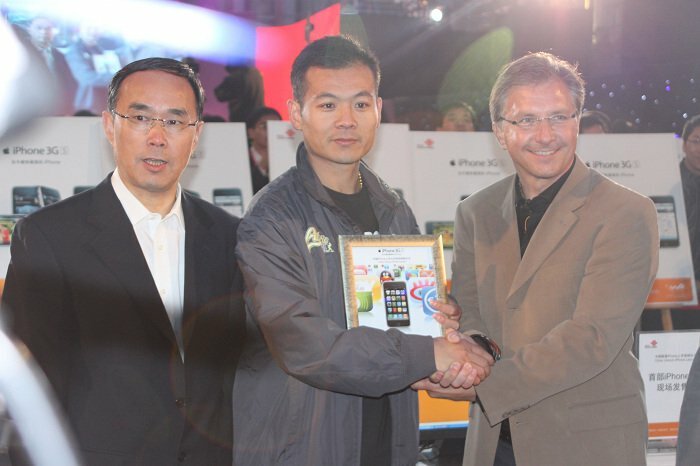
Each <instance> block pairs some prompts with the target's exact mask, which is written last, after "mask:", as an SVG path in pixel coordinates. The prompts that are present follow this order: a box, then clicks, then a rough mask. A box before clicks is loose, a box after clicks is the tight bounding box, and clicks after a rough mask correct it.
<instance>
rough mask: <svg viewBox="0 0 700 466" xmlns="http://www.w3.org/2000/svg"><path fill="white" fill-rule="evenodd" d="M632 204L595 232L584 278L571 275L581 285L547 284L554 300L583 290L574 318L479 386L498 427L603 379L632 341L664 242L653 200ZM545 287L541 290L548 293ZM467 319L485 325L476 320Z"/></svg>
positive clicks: (543, 306)
mask: <svg viewBox="0 0 700 466" xmlns="http://www.w3.org/2000/svg"><path fill="white" fill-rule="evenodd" d="M629 200H630V202H629V203H628V205H627V206H626V209H624V211H618V212H615V214H614V215H609V216H608V217H607V218H606V222H605V223H604V224H602V225H601V226H600V228H599V229H598V230H597V231H596V233H595V236H594V238H593V240H592V244H591V245H590V253H589V256H588V257H587V260H586V262H585V266H584V269H583V273H582V275H581V276H577V275H576V276H569V277H568V278H570V279H573V280H574V281H576V283H573V282H572V283H566V284H565V285H564V284H562V285H557V283H556V281H552V282H551V283H549V284H548V285H547V286H548V287H549V288H550V289H551V290H552V293H554V294H555V295H556V294H557V293H558V292H557V291H556V290H557V289H558V288H557V287H558V286H566V287H567V288H568V289H572V287H573V288H575V289H576V292H575V293H573V294H572V295H570V296H568V298H567V299H568V300H569V301H568V302H570V303H571V306H572V307H573V313H572V317H571V318H569V319H565V320H562V321H560V322H558V323H555V324H554V325H553V326H552V328H551V329H550V330H549V331H547V332H546V333H545V334H544V335H543V336H542V338H541V339H539V341H536V342H533V343H529V344H525V345H523V346H521V347H520V348H518V349H517V350H516V351H515V353H514V354H510V355H506V358H505V359H503V360H501V361H499V362H498V363H496V365H495V366H494V368H493V371H492V372H491V375H490V376H489V377H488V378H487V379H486V380H485V381H484V382H482V383H481V384H480V385H479V386H478V387H476V391H477V394H478V397H479V400H480V404H481V407H482V409H483V411H484V414H485V415H486V417H487V418H488V420H489V423H490V424H491V425H492V426H493V425H495V424H497V423H499V422H501V421H502V420H504V419H506V418H508V417H510V416H512V415H514V414H517V413H519V412H521V411H523V410H525V409H527V408H529V407H530V406H532V405H534V404H536V403H538V402H540V401H542V400H543V399H545V398H548V397H550V396H552V395H555V394H558V393H560V392H563V391H565V390H568V389H571V388H573V387H576V386H577V385H580V384H582V383H584V382H587V381H589V380H590V379H592V378H593V377H595V376H597V375H599V374H600V373H601V372H603V371H605V370H606V369H607V368H608V367H610V365H611V364H612V363H613V361H614V360H615V358H617V357H618V356H619V355H620V352H621V351H623V347H624V346H625V344H626V343H627V342H629V341H630V338H631V335H632V332H633V329H634V325H635V324H636V322H637V321H638V319H639V316H640V314H641V312H642V310H643V309H644V304H645V302H646V298H647V295H648V293H649V290H650V288H651V285H652V283H653V280H654V277H655V275H656V270H657V266H658V244H659V237H658V228H657V224H656V213H655V210H654V207H653V205H652V204H651V202H650V201H648V200H647V199H643V198H640V197H635V198H629ZM543 226H544V225H543ZM543 226H541V227H543ZM579 246H580V247H587V246H584V245H579ZM571 256H572V257H580V256H577V255H576V254H573V253H572V254H571ZM467 268H468V270H467V271H463V272H461V273H464V274H465V277H467V278H469V277H472V278H471V281H470V282H469V285H468V286H467V288H466V291H467V292H469V293H471V295H472V299H473V295H475V294H476V291H477V290H475V289H474V286H476V285H475V280H474V279H473V274H474V271H473V270H471V269H473V263H469V262H468V261H467ZM561 272H562V273H564V271H563V270H561ZM550 278H551V279H553V280H555V279H556V277H550ZM535 279H537V278H533V280H535ZM563 279H564V280H566V279H567V278H563ZM544 285H545V284H544V283H540V284H539V285H538V286H539V287H540V289H541V290H544V288H542V287H543V286H544ZM531 286H532V285H531ZM552 287H553V288H552ZM478 291H482V290H478ZM484 291H485V292H487V293H489V292H490V291H489V290H484ZM531 291H532V289H531ZM559 302H560V303H561V301H559ZM537 303H539V304H540V305H541V309H542V312H543V313H546V312H547V305H551V302H550V301H549V300H547V299H543V298H542V297H540V298H538V299H537ZM504 312H506V310H504ZM544 318H546V317H545V316H543V319H544ZM466 320H467V322H473V323H474V324H475V325H476V326H477V327H478V326H479V325H480V322H479V321H478V319H476V318H474V317H472V318H471V319H470V318H468V319H466Z"/></svg>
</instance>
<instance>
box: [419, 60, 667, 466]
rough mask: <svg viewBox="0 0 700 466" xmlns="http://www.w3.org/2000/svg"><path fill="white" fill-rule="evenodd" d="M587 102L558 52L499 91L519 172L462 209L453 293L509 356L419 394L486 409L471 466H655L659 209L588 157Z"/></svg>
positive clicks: (514, 75) (470, 439)
mask: <svg viewBox="0 0 700 466" xmlns="http://www.w3.org/2000/svg"><path fill="white" fill-rule="evenodd" d="M584 95H585V89H584V84H583V81H582V79H581V77H580V75H579V74H578V72H577V71H576V69H575V67H573V66H572V65H570V64H569V63H567V62H565V61H563V60H561V59H558V58H557V57H554V56H553V55H550V54H547V53H535V54H529V55H527V56H525V57H522V58H520V59H518V60H516V61H514V62H512V63H511V64H509V65H507V66H506V67H505V68H504V69H503V71H502V72H501V74H500V75H499V77H498V79H497V81H496V83H495V85H494V88H493V90H492V92H491V99H490V111H491V119H492V121H493V122H494V123H493V130H494V133H495V136H496V138H497V139H498V142H499V144H500V145H501V147H502V148H503V149H505V150H507V151H508V153H509V154H510V156H511V159H512V160H513V164H514V165H515V170H516V174H515V175H513V176H510V177H507V178H505V179H504V180H501V181H499V182H497V183H495V184H493V185H491V186H489V187H487V188H485V189H484V190H482V191H480V192H477V193H475V194H473V195H471V196H470V197H469V198H467V199H465V200H464V201H462V202H461V203H460V204H459V206H458V208H457V215H456V220H455V230H454V231H455V239H454V260H453V263H452V271H453V276H452V286H453V294H454V295H455V297H456V298H457V300H458V301H459V303H460V305H461V307H462V309H463V315H462V318H461V325H460V329H461V330H462V332H464V334H466V335H470V334H474V333H480V334H484V335H486V336H488V337H490V338H491V339H493V340H495V341H497V342H498V343H500V345H501V347H502V352H503V358H502V359H501V360H500V361H498V362H497V363H496V364H495V366H494V367H493V368H492V372H491V375H490V376H489V377H488V378H487V379H486V380H484V381H483V382H482V383H481V384H479V385H478V386H476V387H473V388H466V387H460V388H452V387H454V386H457V385H459V383H460V377H461V376H460V375H459V374H454V373H447V374H445V377H444V378H443V379H442V380H441V381H440V384H441V385H440V384H437V383H432V382H430V381H429V380H425V381H422V382H420V383H418V384H416V385H415V387H416V388H427V389H431V390H432V392H433V395H435V396H442V397H450V398H456V399H471V400H474V401H476V402H475V403H473V404H472V409H471V415H470V426H469V430H468V433H467V441H466V447H465V455H464V465H474V466H484V465H491V464H495V465H514V464H516V463H517V465H518V466H543V465H567V466H570V465H586V466H590V465H616V466H622V465H630V466H632V465H634V466H638V465H643V464H645V463H646V451H645V450H646V448H645V447H646V439H647V420H646V413H645V407H644V396H643V383H642V379H641V376H640V374H639V371H638V365H637V360H636V359H635V357H634V356H633V355H632V353H631V349H632V342H633V330H634V326H635V323H636V322H637V320H638V319H639V316H640V313H641V312H642V310H643V308H644V303H645V301H646V298H647V294H648V293H649V290H650V287H651V284H652V282H653V280H654V276H655V274H656V269H657V265H658V246H659V237H658V229H657V224H656V213H655V209H654V206H653V203H652V202H651V201H650V200H649V199H648V198H646V197H644V196H641V195H639V194H637V193H635V192H633V191H631V190H629V189H626V188H624V187H623V186H620V185H618V184H616V183H614V182H613V181H611V180H609V179H608V178H606V177H604V176H603V175H601V174H600V173H598V172H596V171H595V170H592V169H589V168H588V167H586V165H585V164H584V163H583V162H582V161H581V160H580V159H579V158H578V157H577V156H576V152H575V150H576V141H577V137H578V121H577V120H578V117H579V115H580V114H581V110H582V107H583V100H584ZM449 384H451V385H450V386H448V385H449ZM442 386H447V387H448V388H442Z"/></svg>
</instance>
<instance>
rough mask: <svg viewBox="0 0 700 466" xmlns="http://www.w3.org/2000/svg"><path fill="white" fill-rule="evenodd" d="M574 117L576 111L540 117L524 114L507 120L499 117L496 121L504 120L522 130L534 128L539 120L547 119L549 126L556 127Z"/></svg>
mask: <svg viewBox="0 0 700 466" xmlns="http://www.w3.org/2000/svg"><path fill="white" fill-rule="evenodd" d="M575 118H576V112H574V113H572V114H571V115H564V114H562V113H558V114H556V115H552V116H548V117H540V118H536V117H533V116H526V117H523V118H521V119H519V120H508V119H507V118H503V117H499V118H498V120H497V121H505V122H508V123H510V124H511V125H513V126H517V127H518V128H520V129H524V130H529V129H534V128H535V127H536V126H537V125H538V124H539V123H540V122H541V121H545V120H546V121H548V122H549V124H550V126H552V128H557V127H561V126H564V125H565V124H567V123H568V122H569V121H571V120H573V119H575Z"/></svg>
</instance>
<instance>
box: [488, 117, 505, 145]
mask: <svg viewBox="0 0 700 466" xmlns="http://www.w3.org/2000/svg"><path fill="white" fill-rule="evenodd" d="M491 129H492V130H493V134H494V135H495V136H496V140H497V141H498V145H499V146H501V149H503V150H506V149H507V147H508V146H507V145H506V137H505V132H504V131H503V124H502V123H501V122H497V123H491Z"/></svg>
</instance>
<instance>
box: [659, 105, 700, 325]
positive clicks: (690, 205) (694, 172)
mask: <svg viewBox="0 0 700 466" xmlns="http://www.w3.org/2000/svg"><path fill="white" fill-rule="evenodd" d="M681 140H682V141H683V145H682V150H683V159H682V160H681V163H680V171H681V185H682V186H683V199H684V200H685V215H686V218H687V220H688V236H689V238H690V253H691V257H692V262H693V272H694V274H695V286H696V287H697V289H700V115H695V116H694V117H691V118H690V119H688V121H686V123H685V125H684V126H683V131H682V132H681ZM652 312H655V313H656V314H658V312H659V311H658V310H657V311H652ZM647 313H649V312H648V311H647V312H646V313H645V314H647ZM671 316H672V319H673V328H674V329H677V330H680V329H683V330H687V329H700V311H698V310H697V309H672V310H671ZM659 319H660V318H659ZM648 320H649V321H651V317H649V318H648Z"/></svg>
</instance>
